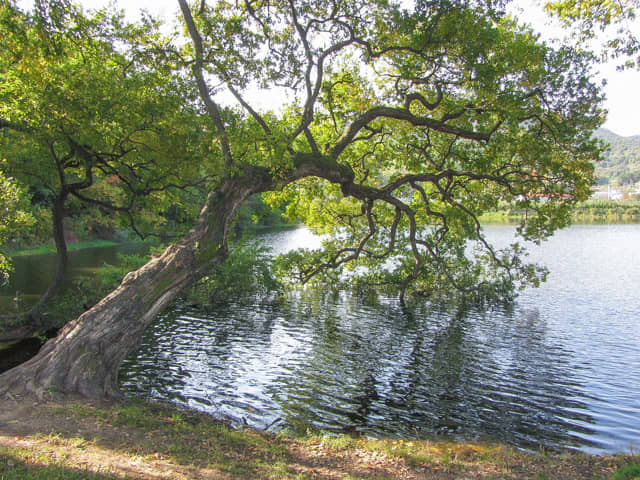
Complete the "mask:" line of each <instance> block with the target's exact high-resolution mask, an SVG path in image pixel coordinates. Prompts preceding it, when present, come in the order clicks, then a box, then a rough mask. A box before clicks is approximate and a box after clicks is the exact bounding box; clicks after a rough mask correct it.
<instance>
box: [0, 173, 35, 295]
mask: <svg viewBox="0 0 640 480" xmlns="http://www.w3.org/2000/svg"><path fill="white" fill-rule="evenodd" d="M32 222H33V217H31V216H30V215H29V213H28V212H26V211H25V205H24V200H23V192H22V191H21V189H20V188H19V186H18V185H17V184H16V182H15V180H14V179H12V178H11V177H8V178H7V177H6V176H5V175H4V174H3V172H2V170H0V285H4V284H5V283H6V281H7V280H8V278H9V273H10V272H11V263H10V262H9V259H8V258H7V256H6V254H5V252H4V251H3V249H4V246H5V244H6V243H7V241H8V240H9V239H10V238H11V237H13V236H14V235H17V234H18V233H19V232H20V231H22V230H25V229H26V228H27V227H28V226H29V225H30V224H31V223H32Z"/></svg>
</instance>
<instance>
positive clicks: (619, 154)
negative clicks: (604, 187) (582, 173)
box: [595, 128, 640, 185]
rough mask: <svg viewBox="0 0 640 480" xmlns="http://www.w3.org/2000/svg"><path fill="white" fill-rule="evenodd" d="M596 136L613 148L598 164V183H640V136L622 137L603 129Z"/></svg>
mask: <svg viewBox="0 0 640 480" xmlns="http://www.w3.org/2000/svg"><path fill="white" fill-rule="evenodd" d="M595 136H596V138H599V139H601V140H604V141H605V142H607V143H608V144H609V145H610V146H611V148H610V150H609V151H608V152H606V153H605V155H604V160H603V161H602V162H600V163H598V164H596V177H597V179H598V183H599V184H607V183H617V184H620V185H628V184H632V183H636V182H638V181H640V135H634V136H633V137H621V136H620V135H616V134H615V133H613V132H611V131H609V130H606V129H604V128H601V129H599V130H598V131H596V135H595Z"/></svg>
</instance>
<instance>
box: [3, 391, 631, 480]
mask: <svg viewBox="0 0 640 480" xmlns="http://www.w3.org/2000/svg"><path fill="white" fill-rule="evenodd" d="M2 407H3V408H4V407H7V408H4V410H6V412H8V414H9V415H12V414H14V413H15V407H13V408H14V410H11V409H10V408H8V406H6V405H2ZM19 410H20V409H19ZM21 411H22V413H20V414H17V413H16V414H15V415H14V416H13V419H12V420H11V421H9V422H5V423H2V421H1V420H2V418H3V417H0V479H1V480H9V479H42V480H50V479H72V480H74V479H79V478H83V479H85V478H86V479H90V480H93V479H112V478H135V479H139V478H140V479H141V478H168V479H196V478H216V479H218V478H224V479H254V478H259V479H283V480H284V479H295V480H306V479H315V478H318V479H352V480H355V479H365V478H366V479H378V480H381V479H410V478H411V479H414V478H415V479H434V480H435V479H438V480H440V479H443V480H444V479H457V478H481V479H503V480H509V479H511V480H521V479H522V480H524V479H540V480H545V479H574V480H580V479H601V480H631V479H635V478H637V475H638V474H639V473H638V472H639V471H640V458H639V457H637V456H630V455H617V456H590V455H586V454H583V453H575V452H574V453H571V452H563V453H555V452H538V453H528V452H522V451H519V450H515V449H512V448H509V447H508V446H505V445H490V444H480V443H453V442H444V441H408V440H401V439H381V440H372V439H366V438H352V437H349V436H339V437H335V436H329V435H323V434H319V435H306V436H303V437H295V438H294V437H289V436H287V435H284V434H278V435H273V434H269V433H264V432H257V431H252V430H234V429H232V428H230V427H229V426H228V425H226V424H224V423H221V422H219V421H216V420H214V419H212V418H211V417H209V416H207V415H204V414H201V413H197V412H193V411H181V410H178V409H176V408H175V407H172V406H168V405H164V404H151V403H143V402H133V403H128V404H116V405H112V406H95V405H91V404H87V403H72V404H66V405H63V404H56V405H50V404H49V405H46V404H45V405H34V406H33V407H31V408H30V409H29V410H24V408H23V409H22V410H21ZM0 413H2V412H0ZM4 418H5V419H6V418H7V417H6V414H5V417H4Z"/></svg>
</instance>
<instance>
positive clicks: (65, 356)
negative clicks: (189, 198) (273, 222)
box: [0, 175, 265, 399]
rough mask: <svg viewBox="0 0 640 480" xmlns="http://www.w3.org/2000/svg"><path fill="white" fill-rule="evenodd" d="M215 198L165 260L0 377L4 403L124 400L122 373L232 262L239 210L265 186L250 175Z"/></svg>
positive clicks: (131, 276) (129, 278)
mask: <svg viewBox="0 0 640 480" xmlns="http://www.w3.org/2000/svg"><path fill="white" fill-rule="evenodd" d="M245 177H248V178H246V179H245V181H243V180H242V179H240V180H238V179H233V180H229V181H227V182H225V183H224V184H222V185H221V186H220V187H219V188H218V189H216V190H215V191H214V192H212V193H210V194H209V197H208V199H207V201H206V203H205V205H204V207H203V208H202V211H201V212H200V215H199V217H198V220H197V222H196V224H195V226H194V227H193V228H192V229H191V230H190V231H189V232H188V233H187V234H186V235H185V237H183V238H182V239H181V240H180V241H179V242H177V243H175V244H174V245H171V246H170V247H168V248H167V249H166V250H165V251H164V253H162V255H160V256H158V257H155V258H152V259H151V260H150V261H149V262H148V263H147V264H146V265H144V266H142V267H141V268H139V269H138V270H136V271H134V272H130V273H128V274H127V275H126V276H125V277H124V279H123V280H122V283H121V284H120V286H119V287H118V288H117V289H116V290H114V291H113V292H112V293H111V294H109V295H108V296H107V297H105V298H104V299H103V300H101V301H100V302H99V303H98V304H96V305H95V306H94V307H93V308H91V309H90V310H88V311H87V312H85V313H84V314H82V315H81V316H80V317H78V318H77V319H75V320H73V321H71V322H69V323H68V324H67V325H65V326H64V327H63V328H62V329H61V331H60V332H59V333H58V336H57V337H56V338H55V339H51V340H49V341H48V342H47V343H46V344H45V345H44V346H43V347H42V349H41V350H40V352H39V353H38V354H37V355H36V356H35V357H33V358H32V359H31V360H29V361H27V362H25V363H24V364H22V365H19V366H18V367H15V368H14V369H12V370H9V371H8V372H5V373H4V374H2V375H0V395H1V394H5V395H7V394H8V396H10V397H13V396H14V395H28V394H34V395H36V396H37V397H38V398H42V397H43V396H44V395H46V393H47V392H53V391H55V392H60V393H61V394H69V393H73V394H80V395H82V396H85V397H88V398H93V399H105V398H121V397H122V394H121V392H120V390H119V388H118V382H117V374H118V368H119V366H120V364H121V362H122V361H123V360H124V358H125V357H126V356H127V355H129V354H130V353H132V352H134V351H135V350H136V349H137V347H138V346H139V343H140V339H141V337H142V333H143V332H144V330H145V329H146V328H147V326H149V324H150V323H151V322H152V321H153V319H154V318H155V317H156V315H157V314H158V313H160V312H161V311H162V310H163V309H165V308H166V307H167V305H169V304H170V303H171V302H172V301H173V300H174V299H175V298H176V296H177V295H178V294H179V293H180V292H181V291H182V290H183V289H184V288H186V287H187V286H189V285H191V284H192V283H193V282H195V281H196V280H198V279H199V278H201V277H202V276H203V275H205V274H206V273H207V272H209V271H211V269H212V268H213V267H215V266H217V265H219V264H220V263H221V262H223V261H224V260H225V259H226V258H227V256H228V250H227V245H226V243H227V234H228V232H229V228H230V225H231V222H232V220H233V218H234V217H235V215H236V213H237V210H238V207H239V206H240V205H241V204H242V202H243V201H244V200H245V199H246V198H247V197H249V196H250V195H251V194H253V193H256V192H258V191H263V189H264V187H265V186H264V185H263V184H261V182H260V180H259V179H258V178H254V177H252V176H251V175H245Z"/></svg>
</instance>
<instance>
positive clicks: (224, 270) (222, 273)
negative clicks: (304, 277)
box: [187, 240, 282, 304]
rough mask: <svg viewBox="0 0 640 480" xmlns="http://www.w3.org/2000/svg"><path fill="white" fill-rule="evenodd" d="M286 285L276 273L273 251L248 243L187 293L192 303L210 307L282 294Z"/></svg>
mask: <svg viewBox="0 0 640 480" xmlns="http://www.w3.org/2000/svg"><path fill="white" fill-rule="evenodd" d="M281 288H282V284H281V283H280V281H279V280H278V279H277V278H276V276H275V275H274V273H273V265H272V257H271V255H270V252H269V249H268V248H266V247H264V246H263V245H262V243H261V242H260V240H248V241H245V242H243V243H242V244H241V245H239V246H237V247H236V248H234V249H233V251H232V252H231V254H230V255H229V258H228V259H227V261H226V262H225V263H223V264H222V265H220V266H218V267H217V268H216V269H215V270H214V271H213V272H211V274H209V275H208V276H206V277H204V278H203V279H201V280H200V281H199V282H198V283H197V284H196V285H195V286H194V287H193V288H192V289H191V290H190V292H189V293H188V294H187V298H188V300H189V301H191V302H197V303H204V304H209V303H212V302H217V301H221V300H226V299H235V300H242V299H250V298H254V296H255V295H258V296H260V297H267V296H273V295H278V294H279V293H280V291H281Z"/></svg>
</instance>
